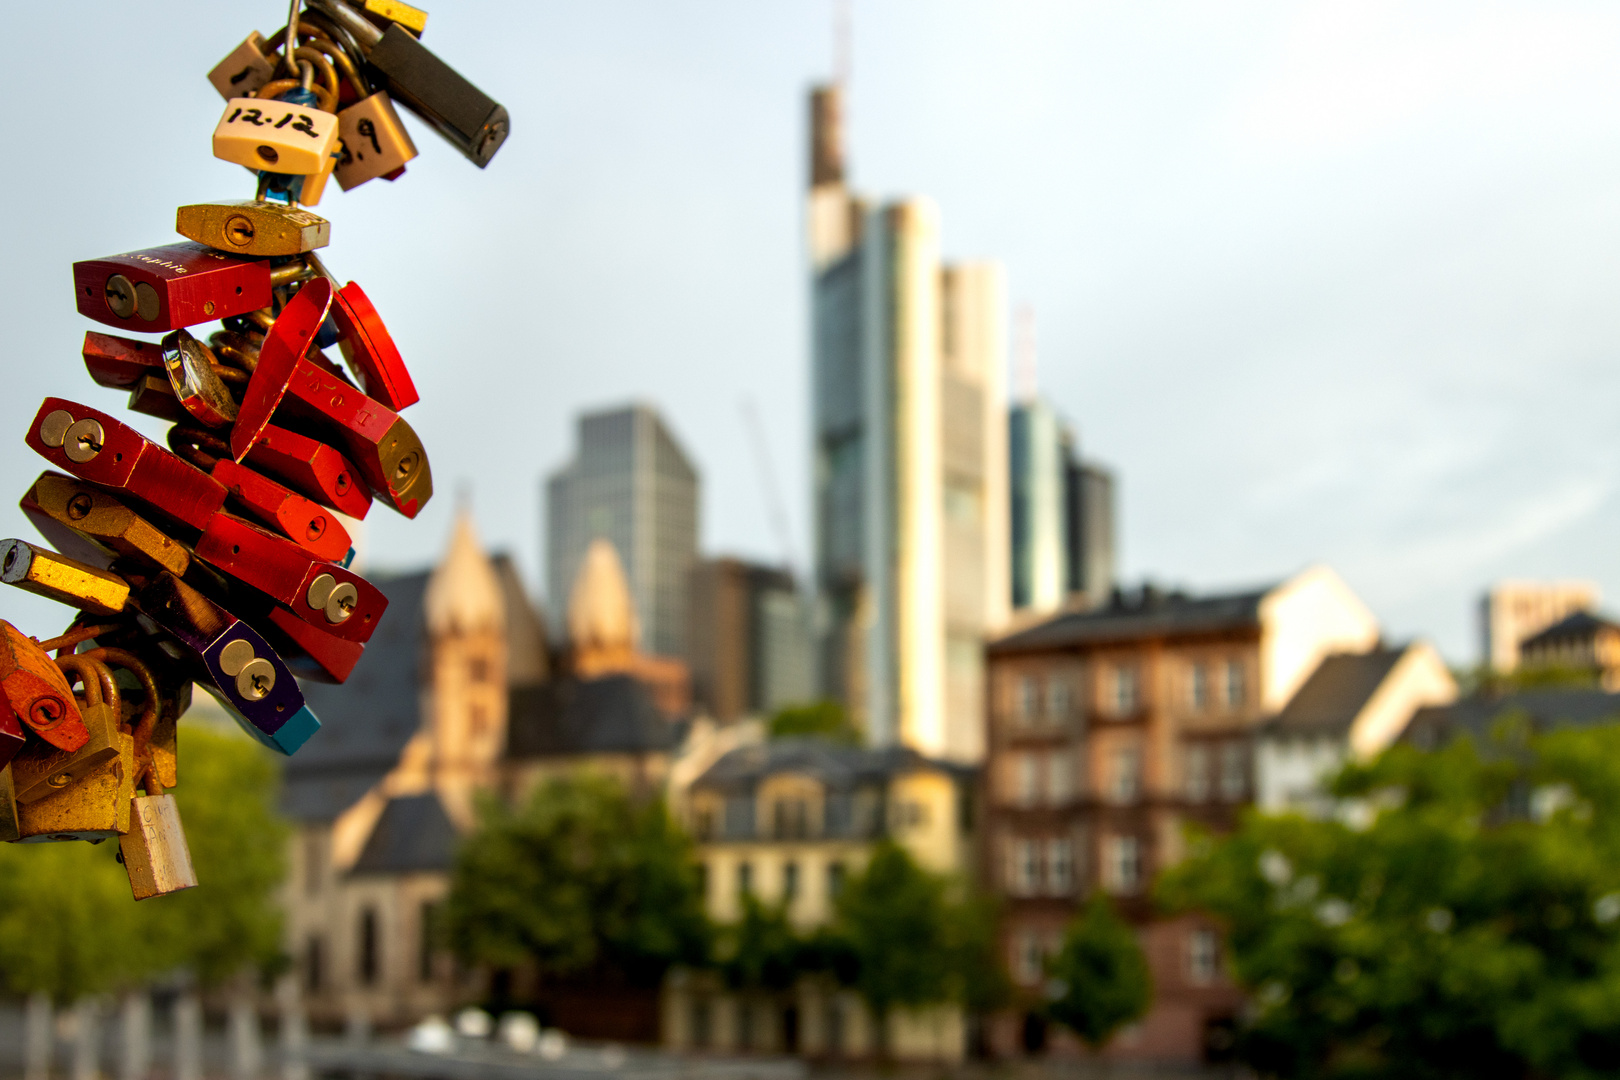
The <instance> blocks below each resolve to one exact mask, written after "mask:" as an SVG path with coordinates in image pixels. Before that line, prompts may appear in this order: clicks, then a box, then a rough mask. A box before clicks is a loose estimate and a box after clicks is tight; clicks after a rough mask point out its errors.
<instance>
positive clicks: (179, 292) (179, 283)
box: [73, 242, 272, 334]
mask: <svg viewBox="0 0 1620 1080" xmlns="http://www.w3.org/2000/svg"><path fill="white" fill-rule="evenodd" d="M271 285H272V281H271V277H270V264H269V263H268V262H267V261H266V260H264V259H253V258H247V257H245V256H241V255H227V254H225V253H224V252H221V251H215V250H214V249H213V248H210V247H207V246H205V245H203V244H196V243H190V242H188V243H183V244H166V245H164V246H163V247H155V248H145V249H143V250H141V251H131V252H129V253H127V254H124V255H110V256H108V257H107V258H105V259H87V260H85V261H84V262H76V263H74V264H73V292H74V296H75V298H76V299H77V301H78V306H79V314H80V315H83V316H85V317H86V318H91V319H94V320H96V321H97V322H99V323H106V324H107V325H109V326H116V327H120V328H124V329H130V330H138V331H141V332H143V333H154V334H166V333H168V332H169V331H170V330H178V329H180V328H181V327H184V326H195V325H196V324H197V323H203V322H209V321H211V320H213V319H223V318H225V317H227V316H229V315H243V314H246V313H247V312H249V311H256V310H258V309H259V308H263V307H269V306H270V302H271V299H272V297H271V293H270V290H271Z"/></svg>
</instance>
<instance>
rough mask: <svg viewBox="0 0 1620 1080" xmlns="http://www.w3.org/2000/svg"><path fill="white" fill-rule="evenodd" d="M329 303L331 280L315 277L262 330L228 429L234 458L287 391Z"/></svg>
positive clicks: (260, 429)
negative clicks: (233, 422) (255, 360)
mask: <svg viewBox="0 0 1620 1080" xmlns="http://www.w3.org/2000/svg"><path fill="white" fill-rule="evenodd" d="M331 306H332V283H331V282H330V281H328V280H326V279H325V278H323V277H321V278H316V279H315V280H314V281H311V282H309V283H308V284H307V285H305V286H304V287H303V288H301V289H299V290H298V292H296V293H294V294H293V298H292V299H291V300H289V301H287V306H286V307H284V308H282V309H281V314H280V315H278V316H276V321H275V322H273V323H271V324H270V329H269V330H267V331H266V332H265V335H264V344H262V345H260V346H259V359H258V363H257V365H256V366H255V367H254V369H253V377H252V378H251V379H249V380H248V385H247V390H246V391H245V392H244V393H243V395H242V406H241V408H240V409H239V410H238V411H237V414H236V426H235V427H233V428H232V429H231V456H232V457H233V458H235V459H236V460H237V461H242V460H244V459H245V458H246V457H247V455H248V451H249V450H252V449H253V444H254V443H256V442H258V441H259V438H260V436H262V435H263V434H264V429H265V425H267V424H269V423H270V418H271V417H272V416H274V415H275V412H276V407H277V406H278V405H280V404H281V398H282V395H283V394H285V393H286V392H287V381H288V380H289V379H291V378H292V374H293V370H294V368H295V367H296V365H297V363H298V360H299V358H300V357H302V356H303V355H304V353H306V352H308V351H309V348H310V346H311V345H313V344H315V335H316V334H318V333H320V329H321V323H322V321H324V320H325V318H326V312H327V310H328V309H330V308H331Z"/></svg>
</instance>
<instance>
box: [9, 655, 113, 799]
mask: <svg viewBox="0 0 1620 1080" xmlns="http://www.w3.org/2000/svg"><path fill="white" fill-rule="evenodd" d="M56 663H57V666H58V667H59V668H61V669H62V670H63V671H66V672H72V673H74V674H77V675H78V676H79V678H80V680H81V681H82V682H83V683H84V699H83V700H82V701H79V702H77V705H78V709H79V716H80V717H81V718H82V719H83V720H84V726H85V727H86V728H87V729H88V730H89V732H90V741H89V742H87V743H85V744H84V745H83V746H81V747H79V748H78V749H77V750H74V751H71V752H70V751H67V750H58V749H57V748H56V747H54V746H50V745H48V744H46V743H43V742H36V743H32V744H30V745H29V747H28V748H27V749H26V750H24V751H23V752H22V753H20V754H18V755H17V757H16V759H15V760H14V761H12V763H11V779H12V783H13V785H14V787H15V794H16V799H17V802H18V803H20V804H22V805H24V806H26V805H27V804H29V803H32V802H38V801H39V800H40V799H43V798H45V797H46V796H47V795H50V794H52V793H54V792H57V791H60V790H62V789H63V788H66V787H69V786H70V785H73V784H76V783H78V782H80V781H81V780H83V779H84V778H85V777H87V776H88V775H90V773H92V772H94V771H95V770H96V769H98V768H100V767H101V766H102V765H104V764H105V763H107V762H109V761H112V760H113V759H114V758H116V757H118V749H119V747H118V735H119V726H118V721H119V716H118V701H117V698H116V697H115V696H110V695H109V694H108V693H107V691H108V690H109V688H110V690H111V694H112V695H116V694H117V693H118V687H117V684H116V683H115V682H113V677H112V673H111V672H109V671H108V670H107V669H106V667H105V666H103V665H102V664H100V663H99V662H98V661H96V660H92V659H89V658H88V657H84V656H64V657H60V658H59V659H58V660H57V661H56Z"/></svg>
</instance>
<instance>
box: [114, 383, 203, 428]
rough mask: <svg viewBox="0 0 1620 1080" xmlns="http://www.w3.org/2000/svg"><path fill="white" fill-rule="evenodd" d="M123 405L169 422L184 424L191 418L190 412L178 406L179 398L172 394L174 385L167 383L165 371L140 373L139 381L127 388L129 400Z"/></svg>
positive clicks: (132, 410) (130, 409)
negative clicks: (155, 373)
mask: <svg viewBox="0 0 1620 1080" xmlns="http://www.w3.org/2000/svg"><path fill="white" fill-rule="evenodd" d="M125 407H126V408H128V409H129V411H130V412H134V413H140V414H141V415H142V416H155V417H157V418H158V419H159V420H167V421H169V422H170V423H171V424H184V423H187V422H188V421H190V420H191V414H190V413H188V412H186V410H185V409H183V408H181V407H180V399H179V398H177V397H175V396H174V387H172V386H170V385H169V376H168V375H167V374H166V373H162V374H157V375H142V376H141V379H140V381H139V382H137V383H136V384H135V385H134V386H132V387H130V388H129V401H128V402H127V403H126V405H125Z"/></svg>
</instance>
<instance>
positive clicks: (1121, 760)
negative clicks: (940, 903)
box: [1003, 739, 1249, 807]
mask: <svg viewBox="0 0 1620 1080" xmlns="http://www.w3.org/2000/svg"><path fill="white" fill-rule="evenodd" d="M1004 760H1005V761H1006V762H1007V765H1006V772H1005V773H1004V774H1003V775H1004V777H1005V778H1006V779H1005V783H1006V784H1007V789H1006V791H1005V795H1006V797H1007V799H1008V801H1010V802H1011V803H1012V804H1013V805H1015V806H1021V807H1035V806H1064V805H1067V804H1068V803H1069V802H1070V801H1071V800H1072V799H1074V798H1076V797H1078V796H1079V795H1081V794H1083V787H1084V785H1083V784H1082V783H1080V782H1079V780H1080V778H1079V777H1078V776H1077V770H1076V769H1075V753H1074V751H1073V750H1071V749H1069V748H1061V749H1057V750H1044V751H1035V750H1028V751H1021V752H1016V753H1010V754H1008V755H1007V756H1006V758H1005V759H1004ZM1103 764H1104V776H1103V789H1102V792H1101V794H1102V795H1103V797H1104V798H1106V799H1107V800H1108V801H1109V802H1111V803H1114V804H1116V805H1121V806H1128V805H1130V804H1131V803H1134V802H1136V801H1137V800H1139V799H1140V798H1141V797H1142V795H1143V793H1144V791H1145V790H1146V784H1145V782H1144V779H1143V756H1142V748H1141V747H1140V746H1135V745H1126V746H1115V747H1113V748H1112V749H1111V750H1110V751H1109V752H1108V756H1107V759H1106V760H1105V762H1104V763H1103ZM1182 779H1183V794H1184V795H1185V796H1186V798H1187V800H1188V801H1189V802H1195V803H1203V802H1209V801H1211V800H1216V799H1218V800H1220V801H1223V802H1239V801H1241V800H1242V799H1244V798H1245V797H1247V795H1248V793H1249V747H1248V744H1247V743H1246V742H1244V741H1242V740H1240V739H1232V740H1227V741H1225V742H1214V741H1200V742H1194V743H1189V744H1188V745H1187V747H1186V750H1185V752H1184V753H1183V757H1182Z"/></svg>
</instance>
